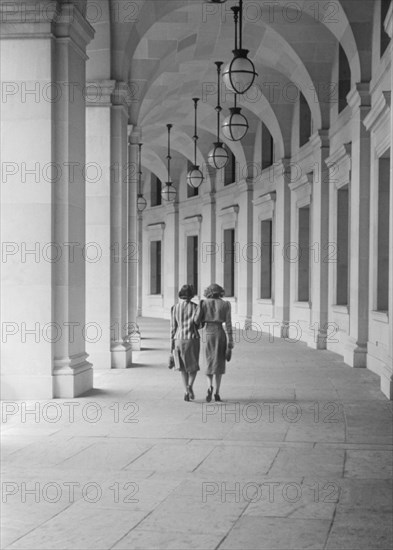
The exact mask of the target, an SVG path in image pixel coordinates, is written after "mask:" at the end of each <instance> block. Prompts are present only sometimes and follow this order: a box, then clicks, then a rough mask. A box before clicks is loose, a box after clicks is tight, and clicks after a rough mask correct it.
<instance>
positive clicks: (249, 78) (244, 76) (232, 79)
mask: <svg viewBox="0 0 393 550" xmlns="http://www.w3.org/2000/svg"><path fill="white" fill-rule="evenodd" d="M231 9H232V11H233V14H234V20H235V49H234V50H233V51H232V53H233V55H234V57H233V59H232V61H231V62H230V63H228V65H227V66H226V67H225V69H224V71H223V79H224V82H225V84H226V86H227V88H228V89H229V90H231V91H232V92H234V93H237V94H245V93H246V92H247V90H249V89H250V88H251V86H252V85H253V83H254V80H255V77H256V76H258V75H257V73H256V71H255V66H254V63H253V62H252V61H251V59H249V58H248V53H249V50H245V49H243V0H239V6H235V7H233V8H231ZM239 13H240V22H239V47H238V42H237V23H238V19H239Z"/></svg>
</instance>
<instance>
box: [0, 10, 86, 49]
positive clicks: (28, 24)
mask: <svg viewBox="0 0 393 550" xmlns="http://www.w3.org/2000/svg"><path fill="white" fill-rule="evenodd" d="M0 22H1V25H2V38H3V39H6V38H26V39H31V38H37V36H38V37H42V38H44V37H46V38H49V37H56V38H71V39H72V40H73V42H74V43H75V44H76V45H77V46H78V47H79V48H80V49H81V50H82V52H83V54H84V55H85V53H84V52H85V50H86V46H87V44H88V43H89V42H90V41H91V40H92V38H93V37H94V34H95V31H94V28H93V27H92V26H91V25H90V23H89V22H88V21H87V19H86V18H85V16H84V14H83V13H82V11H80V9H79V4H75V3H72V2H71V1H70V2H67V3H61V2H60V1H59V0H46V1H44V0H35V1H34V2H31V3H29V2H26V1H23V2H21V1H18V0H14V2H5V3H0Z"/></svg>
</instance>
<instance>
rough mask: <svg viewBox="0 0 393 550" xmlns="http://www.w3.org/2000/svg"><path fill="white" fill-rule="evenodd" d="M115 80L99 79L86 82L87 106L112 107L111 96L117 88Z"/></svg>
mask: <svg viewBox="0 0 393 550" xmlns="http://www.w3.org/2000/svg"><path fill="white" fill-rule="evenodd" d="M115 85H116V81H115V80H99V81H97V82H87V83H86V91H85V97H86V106H87V107H110V106H111V105H112V101H111V97H112V93H113V90H114V89H115Z"/></svg>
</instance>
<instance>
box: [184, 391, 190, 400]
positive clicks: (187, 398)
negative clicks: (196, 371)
mask: <svg viewBox="0 0 393 550" xmlns="http://www.w3.org/2000/svg"><path fill="white" fill-rule="evenodd" d="M189 400H190V394H189V393H188V392H187V393H185V394H184V401H189Z"/></svg>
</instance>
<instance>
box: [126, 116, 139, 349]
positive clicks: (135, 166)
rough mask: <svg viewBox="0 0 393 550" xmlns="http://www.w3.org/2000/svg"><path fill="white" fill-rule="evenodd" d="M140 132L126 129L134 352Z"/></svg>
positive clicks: (130, 324) (130, 330) (136, 345)
mask: <svg viewBox="0 0 393 550" xmlns="http://www.w3.org/2000/svg"><path fill="white" fill-rule="evenodd" d="M140 140H141V132H140V130H139V129H138V128H133V127H132V126H131V125H130V126H129V127H128V249H129V253H128V258H127V268H128V340H129V342H130V344H131V348H132V350H134V351H139V350H140V349H141V333H140V330H139V326H138V323H137V300H138V264H139V262H140V257H139V254H140V252H141V249H140V246H139V240H138V214H137V207H136V206H137V189H138V178H139V174H138V170H139V163H138V161H139V159H138V155H139V147H138V143H140Z"/></svg>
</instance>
